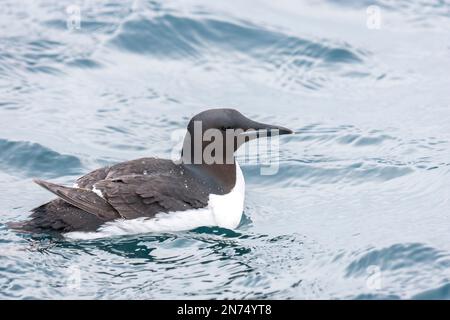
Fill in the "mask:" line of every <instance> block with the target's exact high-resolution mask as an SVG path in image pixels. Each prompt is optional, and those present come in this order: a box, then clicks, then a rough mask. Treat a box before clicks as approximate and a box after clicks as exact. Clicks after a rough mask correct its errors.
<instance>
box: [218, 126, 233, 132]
mask: <svg viewBox="0 0 450 320" xmlns="http://www.w3.org/2000/svg"><path fill="white" fill-rule="evenodd" d="M228 129H233V128H232V127H229V126H228V127H225V126H224V127H222V128H220V130H222V131H226V130H228Z"/></svg>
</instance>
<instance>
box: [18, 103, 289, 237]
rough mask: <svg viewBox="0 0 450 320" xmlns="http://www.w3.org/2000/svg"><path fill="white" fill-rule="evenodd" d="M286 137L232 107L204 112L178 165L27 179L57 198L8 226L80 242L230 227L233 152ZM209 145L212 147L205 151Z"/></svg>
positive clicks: (237, 197)
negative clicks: (72, 178)
mask: <svg viewBox="0 0 450 320" xmlns="http://www.w3.org/2000/svg"><path fill="white" fill-rule="evenodd" d="M264 132H265V134H263V133H264ZM211 133H212V134H211ZM291 133H293V132H292V131H291V130H289V129H287V128H284V127H279V126H273V125H268V124H264V123H260V122H256V121H253V120H251V119H248V118H246V117H245V116H243V115H242V114H241V113H240V112H238V111H237V110H234V109H210V110H206V111H203V112H201V113H199V114H197V115H196V116H194V117H193V118H192V119H191V120H190V122H189V124H188V126H187V132H186V136H185V139H184V142H183V148H182V152H181V157H180V159H179V161H172V160H168V159H158V158H142V159H137V160H132V161H126V162H122V163H119V164H116V165H113V166H109V167H104V168H100V169H97V170H95V171H92V172H90V173H88V174H86V175H85V176H83V177H81V178H79V179H78V180H77V181H76V183H75V185H74V187H66V186H61V185H57V184H54V183H50V182H46V181H42V180H35V182H36V183H37V184H38V185H40V186H41V187H43V188H45V189H47V190H48V191H50V192H52V193H54V194H55V195H57V196H58V198H57V199H55V200H53V201H50V202H48V203H46V204H43V205H41V206H40V207H37V208H35V209H33V210H32V214H31V216H30V219H29V220H28V221H24V222H19V223H11V224H10V226H11V227H12V228H14V229H17V230H21V231H26V232H31V233H53V232H56V233H62V234H64V235H65V236H67V237H72V238H83V239H89V238H98V237H104V236H110V235H123V234H131V233H146V232H152V231H156V232H170V231H182V230H191V229H195V228H197V227H200V226H219V227H223V228H228V229H234V228H236V227H237V226H238V224H239V222H240V220H241V215H242V212H243V206H244V191H245V182H244V177H243V175H242V171H241V169H240V167H239V164H238V163H237V162H236V161H235V158H234V152H235V151H236V150H237V149H238V148H239V147H240V146H241V145H242V144H243V143H245V142H247V141H249V140H252V139H255V138H258V137H260V136H267V135H269V136H270V135H273V134H279V135H281V134H291ZM199 134H200V135H201V137H200V139H198V136H199ZM208 134H209V136H210V137H209V138H206V139H205V136H206V135H208ZM214 134H215V136H214V139H212V138H211V136H213V135H214ZM219 140H221V145H219V144H217V142H219ZM213 142H216V144H215V147H216V148H211V144H212V143H213ZM211 149H213V150H211ZM208 150H209V151H211V152H210V154H209V157H210V158H211V157H212V159H208V156H207V155H208V153H207V152H206V151H208ZM198 155H200V156H199V157H198Z"/></svg>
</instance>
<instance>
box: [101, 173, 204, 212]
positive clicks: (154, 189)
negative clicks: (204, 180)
mask: <svg viewBox="0 0 450 320" xmlns="http://www.w3.org/2000/svg"><path fill="white" fill-rule="evenodd" d="M95 187H96V189H98V190H100V191H101V192H102V194H103V196H104V197H105V199H106V201H107V202H108V203H109V204H110V205H111V206H112V207H113V208H114V209H115V210H116V211H117V212H119V214H120V215H121V216H122V217H124V218H126V219H134V218H138V217H154V216H155V215H156V214H157V213H159V212H174V211H184V210H188V209H198V208H203V207H206V206H207V205H208V200H209V193H208V192H207V191H206V188H205V187H204V186H203V185H202V184H201V183H199V182H198V181H196V180H195V179H192V178H190V177H187V176H173V175H168V174H153V175H126V176H121V177H118V178H115V179H107V180H102V181H99V182H98V183H96V185H95Z"/></svg>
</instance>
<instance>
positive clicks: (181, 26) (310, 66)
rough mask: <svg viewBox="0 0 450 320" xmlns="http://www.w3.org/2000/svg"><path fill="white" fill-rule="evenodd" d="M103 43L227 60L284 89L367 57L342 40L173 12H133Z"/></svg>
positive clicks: (165, 55)
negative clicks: (158, 14) (311, 38)
mask: <svg viewBox="0 0 450 320" xmlns="http://www.w3.org/2000/svg"><path fill="white" fill-rule="evenodd" d="M109 44H110V45H111V46H113V47H115V48H118V49H120V50H124V51H128V52H132V53H136V54H142V55H147V56H151V57H155V58H158V59H191V60H193V61H194V62H195V65H199V64H200V65H202V64H205V63H207V64H212V63H217V64H221V63H226V62H227V61H228V62H229V61H230V60H232V61H234V62H233V63H231V64H230V65H232V66H234V67H236V68H242V67H244V66H245V65H247V67H245V68H246V69H248V70H247V72H249V73H260V72H263V73H265V74H267V76H268V77H269V78H268V79H269V81H272V82H273V83H274V84H276V85H278V86H281V87H284V88H287V87H292V86H296V85H301V86H303V87H306V88H310V89H315V88H318V87H320V86H322V84H323V83H324V82H326V81H327V79H329V77H330V76H331V75H333V74H334V75H339V74H340V72H341V71H342V73H343V75H344V74H348V72H349V71H348V70H347V71H345V67H344V66H345V65H355V64H356V65H360V66H362V68H363V69H364V68H365V67H364V60H365V59H366V57H367V53H366V52H364V51H362V50H359V49H355V48H353V47H351V46H350V45H349V44H346V43H332V42H330V41H328V40H326V39H317V40H309V39H304V38H299V37H297V36H293V35H289V34H285V33H281V32H279V31H272V30H269V29H267V28H265V27H261V26H257V25H254V24H250V23H245V22H242V21H241V22H239V23H238V22H230V21H222V20H217V19H212V18H209V19H205V18H195V19H194V18H189V17H181V16H176V15H173V14H163V15H160V16H156V17H154V18H152V19H149V18H148V17H146V16H136V17H134V18H133V19H130V20H128V21H126V22H124V24H123V25H122V26H121V29H120V30H119V31H118V32H117V33H116V34H115V35H114V36H113V37H112V38H111V39H110V40H109ZM219 57H221V58H219ZM227 65H228V64H227ZM352 70H353V67H352ZM344 71H345V72H344ZM353 71H354V72H357V73H358V74H359V76H366V75H367V76H369V75H370V71H369V70H368V69H367V70H359V71H358V70H353Z"/></svg>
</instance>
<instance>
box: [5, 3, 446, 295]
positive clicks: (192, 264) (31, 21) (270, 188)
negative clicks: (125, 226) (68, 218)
mask: <svg viewBox="0 0 450 320" xmlns="http://www.w3.org/2000/svg"><path fill="white" fill-rule="evenodd" d="M449 26H450V2H449V1H444V0H442V1H437V0H436V1H434V0H422V1H406V0H402V1H384V0H373V1H356V0H354V1H353V0H340V1H313V0H310V1H294V0H279V1H278V0H277V1H272V0H257V1H236V0H233V1H230V0H227V1H206V0H176V1H173V0H170V1H160V2H158V1H93V0H92V1H82V0H80V1H76V0H71V1H48V0H39V1H37V0H29V1H27V0H23V1H12V0H4V1H2V3H1V5H0V30H1V32H0V298H1V299H60V298H62V299H68V298H75V299H78V298H82V299H84V298H95V299H97V298H99V299H120V298H122V299H153V298H158V299H191V298H200V299H204V298H206V299H212V298H214V299H222V298H227V299H232V298H239V299H240V298H243V299H315V298H320V299H450V89H449V88H450V73H449V72H450V29H449ZM210 107H232V108H236V109H238V110H240V111H241V112H242V113H244V114H246V115H248V116H249V117H251V118H252V119H256V120H259V121H266V122H270V123H274V124H280V125H283V126H286V127H289V128H292V129H294V130H295V131H296V132H298V134H296V135H291V136H283V137H281V139H280V144H279V170H278V172H277V173H276V174H274V175H262V174H261V171H260V166H259V165H258V164H256V163H253V162H252V161H248V162H244V163H243V164H242V170H243V173H244V175H245V178H246V183H247V190H246V203H245V215H244V217H243V219H242V222H241V225H240V226H239V228H238V229H236V230H233V231H232V230H226V229H220V228H206V227H205V228H199V229H196V230H192V231H189V232H177V233H164V234H140V235H129V236H121V237H110V238H102V239H96V240H67V239H60V238H52V237H49V236H43V237H36V236H29V235H20V234H17V233H15V232H13V231H11V230H9V229H8V228H7V226H6V223H7V222H9V221H19V220H23V219H26V217H27V216H28V214H29V210H30V209H32V208H34V207H36V206H38V205H40V204H42V203H44V202H46V201H48V200H50V199H52V198H53V196H52V195H51V194H50V193H48V192H47V191H45V190H44V189H42V188H40V187H38V186H37V185H36V184H34V183H33V182H32V178H35V177H37V178H41V179H46V180H50V181H53V182H57V183H63V184H67V185H71V184H72V183H73V182H74V180H75V179H76V178H77V177H78V176H81V175H83V174H85V173H87V172H89V171H91V170H93V169H96V168H98V167H101V166H104V165H108V164H114V163H117V162H120V161H125V160H131V159H135V158H139V157H145V156H158V157H164V158H169V157H170V156H171V153H172V152H173V150H174V143H173V140H172V134H173V132H176V131H177V130H178V131H179V130H180V129H183V128H184V127H185V126H186V123H187V121H188V120H189V119H190V117H191V116H192V115H194V114H196V113H197V112H200V111H202V110H204V109H206V108H210ZM249 152H250V151H249ZM251 157H255V155H254V154H250V155H249V158H251Z"/></svg>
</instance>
